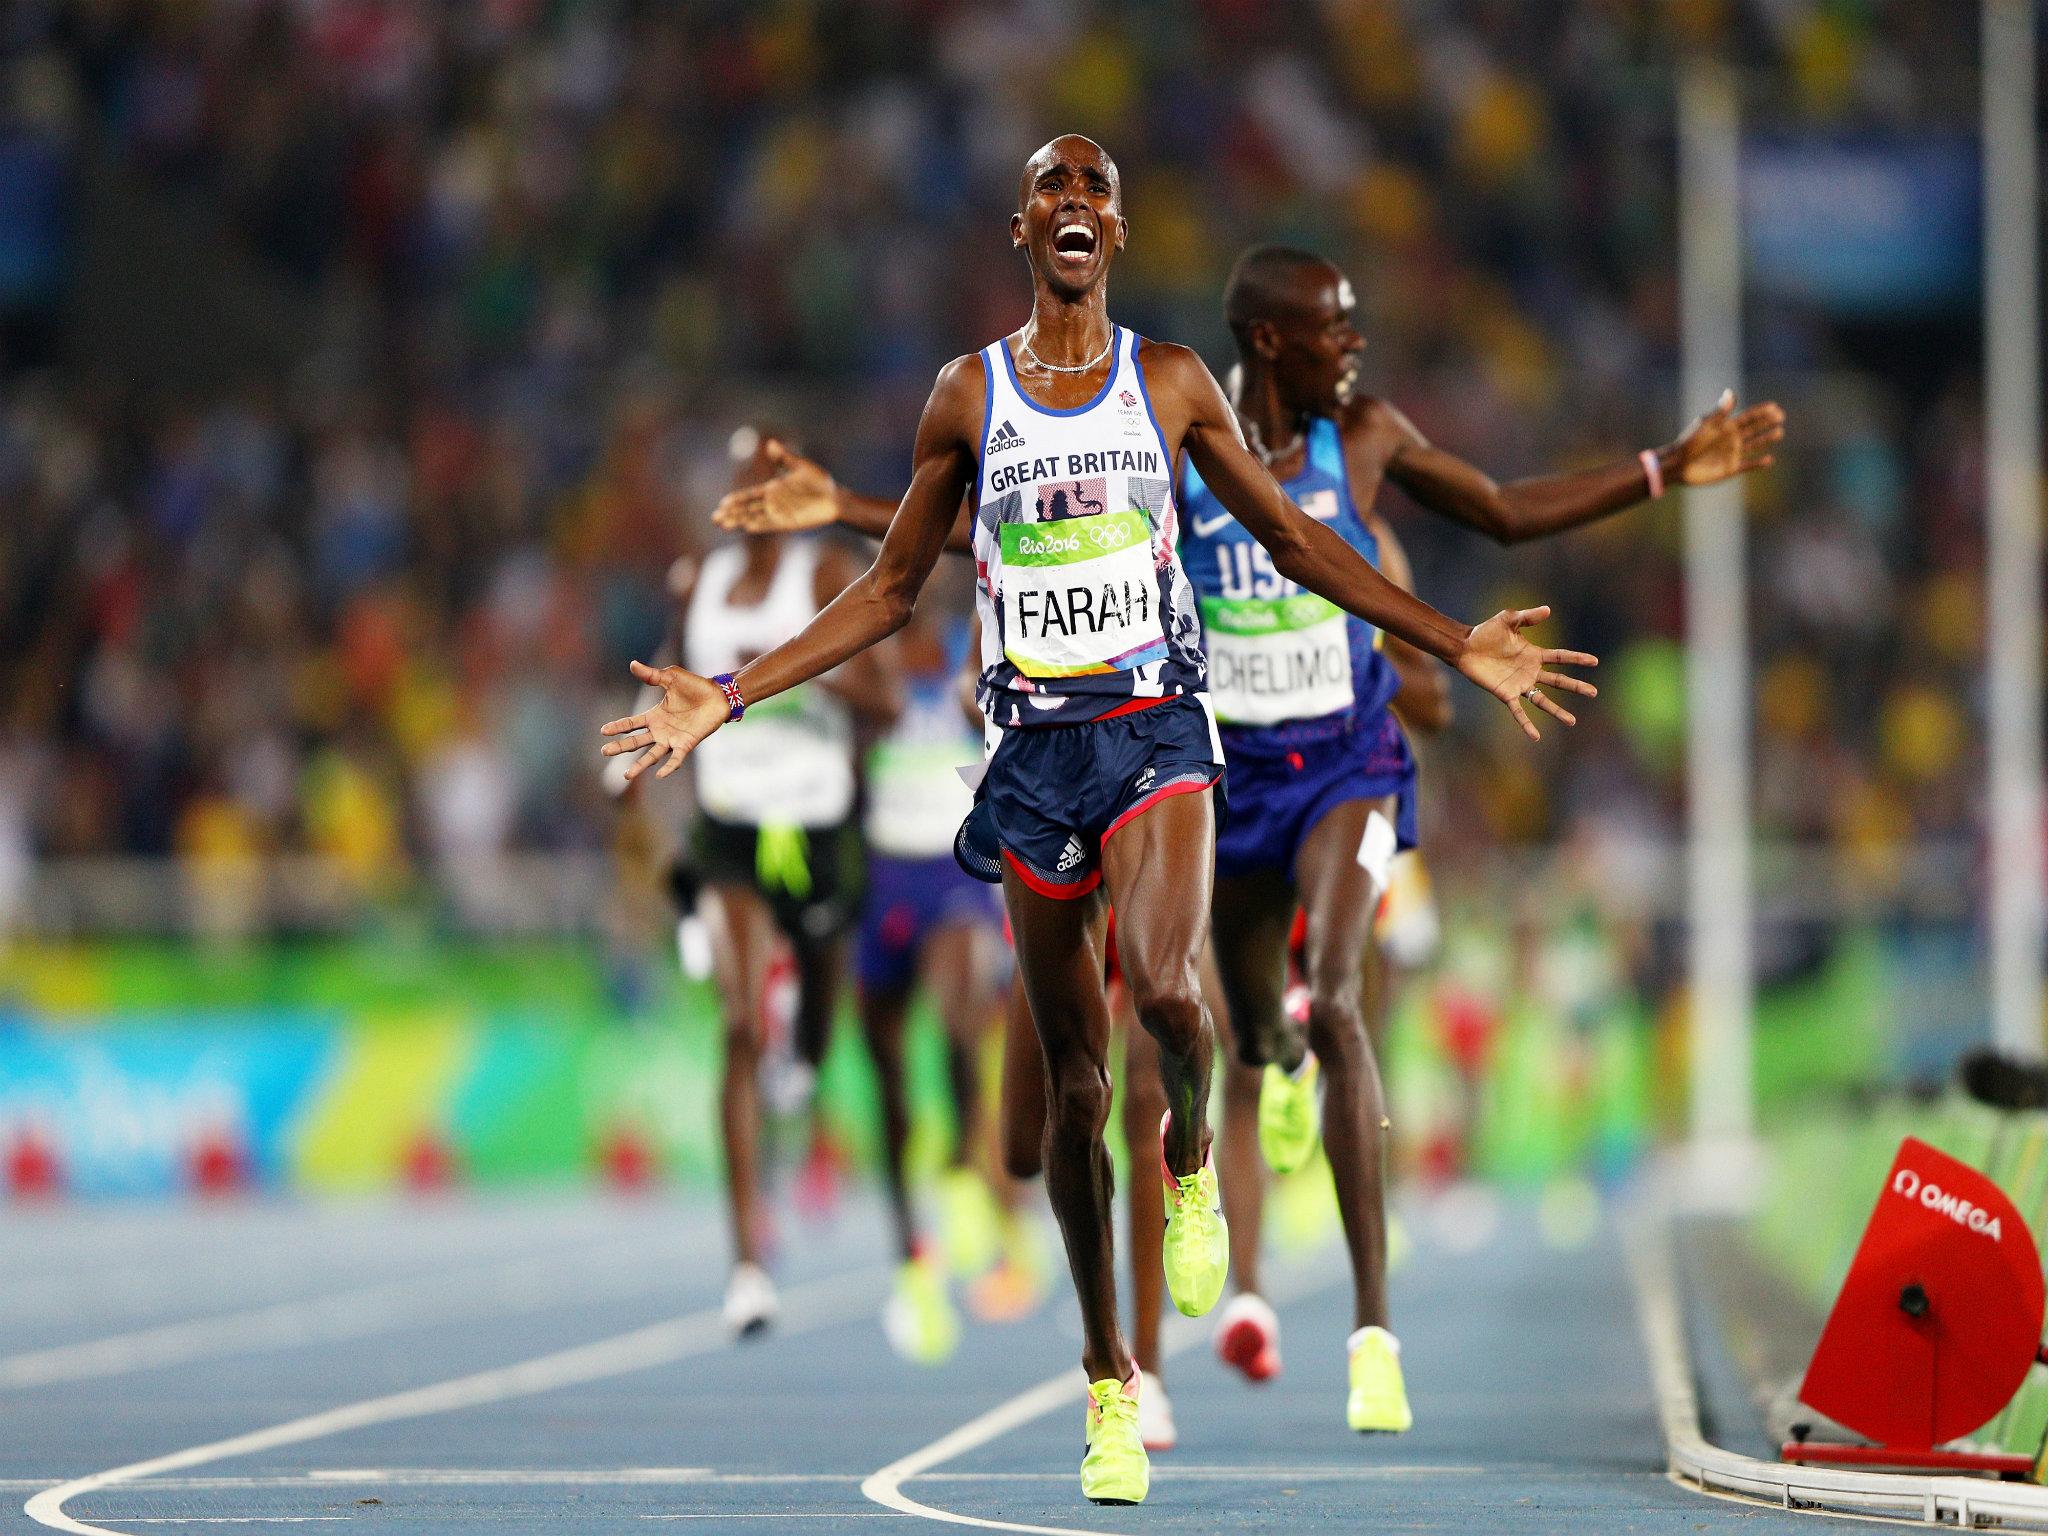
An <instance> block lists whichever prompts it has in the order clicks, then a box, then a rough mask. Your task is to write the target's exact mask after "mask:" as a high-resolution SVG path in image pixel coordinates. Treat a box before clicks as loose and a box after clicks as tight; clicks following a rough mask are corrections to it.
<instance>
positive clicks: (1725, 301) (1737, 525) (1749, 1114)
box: [1678, 60, 1754, 1202]
mask: <svg viewBox="0 0 2048 1536" xmlns="http://www.w3.org/2000/svg"><path fill="white" fill-rule="evenodd" d="M1740 138H1741V125H1740V121H1739V108H1738V103H1737V99H1736V89H1735V82H1734V80H1733V79H1732V78H1731V77H1730V76H1729V74H1728V72H1727V71H1726V70H1725V69H1723V68H1722V67H1721V66H1719V65H1718V64H1715V63H1712V62H1710V61H1704V60H1701V61H1696V62H1694V63H1691V64H1689V65H1687V66H1686V67H1685V69H1684V72H1683V74H1682V75H1681V77H1680V81H1679V98H1678V170H1679V189H1680V212H1679V231H1678V234H1679V254H1678V265H1679V283H1680V306H1681V326H1682V338H1681V339H1682V345H1683V348H1684V367H1683V370H1682V373H1683V389H1684V399H1683V401H1682V402H1681V405H1682V407H1683V409H1685V410H1686V411H1701V410H1705V409H1707V408H1709V407H1711V406H1712V405H1713V403H1714V401H1715V400H1716V399H1717V398H1718V397H1719V396H1720V393H1721V391H1722V390H1723V389H1727V388H1735V389H1738V390H1739V389H1740V387H1741V377H1742V232H1741V223H1740V213H1741V210H1740V205H1739V200H1738V193H1739V188H1738V183H1737V168H1738V167H1737V161H1738V155H1739V149H1740ZM1684 496H1685V593H1686V613H1687V619H1686V644H1685V683H1686V722H1687V727H1686V734H1687V740H1686V782H1687V802H1688V807H1689V816H1688V821H1689V824H1690V825H1689V828H1688V831H1689V841H1690V851H1691V858H1690V882H1689V906H1690V915H1691V930H1692V954H1691V961H1692V964H1691V983H1692V985H1691V993H1692V1145H1691V1149H1690V1150H1691V1161H1692V1163H1693V1166H1694V1171H1695V1174H1696V1178H1695V1180H1694V1190H1695V1193H1705V1194H1710V1195H1714V1196H1718V1197H1720V1198H1721V1199H1723V1200H1732V1201H1736V1202H1739V1201H1741V1200H1743V1199H1745V1198H1747V1195H1748V1189H1747V1187H1746V1185H1747V1178H1748V1175H1749V1172H1750V1168H1751V1164H1752V1162H1753V1158H1754V1151H1753V1144H1752V1140H1751V1132H1752V1128H1753V1122H1754V1107H1753V1099H1754V1085H1753V1083H1752V1082H1751V1075H1752V1071H1753V1067H1752V1053H1751V1048H1750V1024H1751V1013H1752V1007H1753V1001H1754V999H1753V996H1752V979H1751V974H1750V869H1749V842H1750V811H1749V802H1750V749H1749V690H1750V662H1749V613H1748V592H1747V570H1746V566H1745V554H1744V550H1745V544H1746V538H1745V530H1744V527H1743V510H1742V481H1741V480H1740V478H1737V479H1734V480H1730V481H1726V482H1724V483H1723V484H1721V485H1717V486H1712V487H1706V488H1699V489H1688V490H1686V491H1685V492H1684Z"/></svg>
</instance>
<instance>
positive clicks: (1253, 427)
mask: <svg viewBox="0 0 2048 1536" xmlns="http://www.w3.org/2000/svg"><path fill="white" fill-rule="evenodd" d="M1238 420H1239V421H1241V422H1243V423H1244V436H1245V442H1246V443H1247V444H1249V445H1250V447H1251V450H1252V452H1253V453H1256V454H1257V455H1258V456H1259V462H1260V463H1261V464H1263V465H1265V466H1266V467H1267V468H1268V469H1271V468H1272V467H1273V461H1274V460H1275V459H1277V458H1279V457H1280V455H1282V454H1283V453H1291V452H1293V451H1294V445H1295V443H1298V442H1300V441H1301V433H1300V431H1299V430H1297V431H1296V432H1295V434H1294V437H1293V439H1292V440H1291V441H1289V442H1286V443H1283V444H1281V446H1280V447H1278V448H1268V447H1267V446H1266V439H1265V436H1264V435H1263V434H1262V433H1261V432H1260V431H1259V424H1258V423H1257V422H1256V421H1253V420H1252V419H1251V417H1249V416H1246V415H1242V414H1240V415H1239V416H1238Z"/></svg>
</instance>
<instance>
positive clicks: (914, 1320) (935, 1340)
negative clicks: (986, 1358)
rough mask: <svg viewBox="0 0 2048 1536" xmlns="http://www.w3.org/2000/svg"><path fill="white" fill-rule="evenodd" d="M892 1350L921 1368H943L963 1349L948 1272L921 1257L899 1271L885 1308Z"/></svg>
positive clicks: (885, 1329) (884, 1326) (884, 1327)
mask: <svg viewBox="0 0 2048 1536" xmlns="http://www.w3.org/2000/svg"><path fill="white" fill-rule="evenodd" d="M882 1332H883V1333H884V1334H885V1335H886V1336H887V1337H888V1340H889V1347H890V1348H892V1349H894V1350H895V1351H896V1353H897V1354H899V1355H901V1356H902V1357H903V1358H904V1359H906V1360H909V1361H912V1362H914V1363H915V1364H918V1365H940V1364H943V1363H944V1362H945V1361H946V1360H947V1359H949V1358H950V1357H951V1355H952V1353H953V1351H954V1350H955V1349H957V1348H959V1347H960V1314H959V1313H958V1312H956V1311H954V1310H953V1298H952V1297H951V1296H949V1295H947V1294H946V1276H945V1272H944V1271H943V1270H942V1269H941V1268H940V1267H939V1265H938V1263H937V1262H936V1261H935V1260H933V1259H930V1258H928V1257H924V1256H922V1255H920V1256H919V1257H917V1258H914V1259H907V1260H905V1261H904V1262H903V1263H902V1264H901V1265H899V1266H898V1267H897V1270H896V1289H895V1290H894V1291H892V1292H891V1293H890V1295H889V1299H888V1301H886V1302H885V1303H883V1305H882Z"/></svg>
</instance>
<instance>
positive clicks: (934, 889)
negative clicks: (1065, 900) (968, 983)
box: [854, 853, 1003, 992]
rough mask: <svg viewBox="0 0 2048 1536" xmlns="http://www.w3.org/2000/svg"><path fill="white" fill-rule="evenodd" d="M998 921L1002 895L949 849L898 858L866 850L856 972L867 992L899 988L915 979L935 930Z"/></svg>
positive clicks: (998, 923) (986, 925)
mask: <svg viewBox="0 0 2048 1536" xmlns="http://www.w3.org/2000/svg"><path fill="white" fill-rule="evenodd" d="M1002 921H1003V899H1002V897H1001V896H999V895H998V894H997V893H996V891H995V889H994V887H992V886H987V885H983V884H982V883H981V882H980V881H979V880H976V879H975V878H973V877H972V876H971V875H969V874H968V873H967V872H966V871H965V870H963V869H962V868H961V867H960V866H959V865H958V864H956V863H954V862H953V855H952V854H950V853H942V854H940V855H939V856H938V857H937V858H930V859H903V858H894V857H891V856H890V855H888V854H885V853H870V854H869V855H868V888H867V903H866V905H865V906H864V907H863V908H862V910H861V917H860V937H859V938H858V939H857V940H856V941H855V949H854V969H855V973H856V974H857V975H858V976H859V978H860V984H861V987H862V988H863V989H864V990H866V991H870V992H894V991H900V990H902V989H903V988H905V987H908V986H909V985H910V984H911V983H912V982H914V981H916V979H917V960H918V956H919V954H920V953H922V951H923V949H924V946H925V941H926V940H928V939H929V938H931V936H932V935H933V934H935V933H937V932H938V931H939V930H940V929H942V928H952V927H982V928H999V927H1001V926H1002Z"/></svg>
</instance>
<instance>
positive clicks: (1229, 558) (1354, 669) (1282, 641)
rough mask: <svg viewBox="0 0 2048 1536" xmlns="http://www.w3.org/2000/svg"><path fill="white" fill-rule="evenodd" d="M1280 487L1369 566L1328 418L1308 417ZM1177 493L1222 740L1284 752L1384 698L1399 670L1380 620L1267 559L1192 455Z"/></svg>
mask: <svg viewBox="0 0 2048 1536" xmlns="http://www.w3.org/2000/svg"><path fill="white" fill-rule="evenodd" d="M1283 487H1284V489H1285V490H1286V492H1287V494H1288V495H1289V496H1291V497H1292V498H1293V499H1294V502H1295V505H1297V506H1299V507H1300V508H1301V509H1302V511H1304V512H1306V513H1307V514H1308V515H1309V516H1310V517H1313V518H1314V519H1316V521H1318V522H1320V523H1323V524H1326V525H1327V526H1328V527H1329V528H1330V529H1331V530H1332V531H1333V532H1335V533H1336V534H1338V535H1339V536H1340V537H1341V538H1342V539H1343V540H1344V542H1345V543H1347V544H1349V545H1350V546H1351V547H1352V548H1353V549H1355V550H1357V551H1358V552H1359V553H1360V554H1361V555H1363V556H1364V557H1365V558H1366V559H1367V560H1369V561H1370V562H1371V563H1372V564H1373V565H1374V567H1375V568H1377V566H1378V565H1379V559H1380V549H1379V540H1378V539H1376V538H1374V537H1373V535H1372V532H1371V530H1370V529H1368V528H1367V527H1366V524H1365V520H1364V518H1363V517H1361V516H1360V515H1359V510H1358V507H1357V505H1356V504H1355V503H1354V502H1353V501H1352V499H1351V481H1350V477H1349V476H1348V475H1347V474H1346V473H1345V470H1344V446H1343V441H1342V438H1341V437H1340V435H1339V433H1338V430H1337V424H1336V422H1334V421H1332V420H1330V419H1329V418H1328V417H1326V416H1316V417H1311V418H1310V420H1309V425H1308V451H1307V453H1306V454H1305V455H1304V456H1303V460H1302V467H1301V472H1300V473H1299V474H1297V475H1294V476H1293V477H1291V478H1290V479H1288V480H1286V481H1285V482H1283ZM1180 500H1181V508H1182V514H1183V518H1184V521H1183V523H1182V526H1181V546H1180V553H1181V561H1182V563H1183V565H1184V566H1185V567H1186V569H1187V573H1188V579H1189V581H1190V582H1191V583H1192V584H1193V585H1194V589H1195V594H1196V597H1197V599H1198V601H1199V604H1200V609H1201V615H1202V628H1203V634H1204V643H1205V645H1206V647H1207V650H1208V656H1209V692H1210V699H1211V702H1212V703H1213V704H1214V705H1215V709H1216V719H1217V723H1218V724H1219V725H1220V726H1221V727H1222V731H1223V744H1224V746H1225V747H1226V748H1228V749H1229V750H1230V751H1233V752H1254V753H1256V752H1262V751H1263V752H1284V751H1288V750H1291V749H1292V748H1294V747H1296V746H1299V745H1302V744H1304V743H1308V742H1315V741H1321V740H1327V739H1329V738H1331V737H1334V736H1340V735H1342V734H1344V733H1345V732H1347V731H1350V730H1353V729H1355V728H1356V727H1357V726H1358V725H1359V724H1360V723H1361V722H1363V721H1366V720H1369V719H1371V718H1372V717H1374V716H1375V715H1377V714H1378V712H1379V711H1381V710H1383V709H1385V708H1386V706H1387V704H1388V703H1389V702H1390V701H1391V700H1392V699H1393V697H1394V693H1395V690H1396V689H1397V687H1398V686H1399V679H1398V678H1396V676H1395V675H1394V668H1393V665H1392V664H1391V663H1390V662H1388V660H1387V659H1386V657H1385V656H1384V655H1382V654H1381V652H1380V649H1379V640H1380V635H1379V631H1378V630H1377V629H1375V628H1374V627H1373V626H1372V625H1370V624H1367V623H1366V622H1364V620H1362V619H1356V618H1353V617H1351V615H1349V614H1347V613H1345V612H1344V611H1343V610H1342V609H1341V608H1338V607H1337V606H1336V605H1335V604H1333V603H1330V602H1328V601H1326V600H1325V599H1323V598H1321V597H1318V596H1317V595H1316V594H1315V593H1313V592H1305V591H1303V590H1302V589H1301V588H1300V587H1299V586H1297V585H1296V584H1295V583H1294V582H1292V581H1289V580H1288V579H1287V578H1286V577H1285V576H1282V575H1281V574H1280V573H1279V571H1277V570H1276V569H1274V566H1273V559H1272V556H1270V555H1268V554H1267V553H1266V551H1265V548H1264V547H1263V546H1262V545H1261V544H1259V543H1258V541H1257V540H1255V539H1254V538H1253V537H1252V536H1251V535H1250V534H1249V533H1247V532H1246V531H1245V530H1244V528H1243V527H1242V526H1240V525H1239V523H1238V521H1237V519H1236V518H1234V517H1232V516H1231V515H1230V513H1229V512H1227V511H1226V510H1224V507H1223V504H1222V503H1221V502H1219V501H1218V500H1217V499H1216V496H1215V494H1214V493H1213V492H1212V491H1211V490H1210V489H1209V487H1208V486H1206V485H1205V484H1203V483H1202V477H1201V475H1200V474H1199V473H1197V472H1196V470H1195V466H1194V465H1193V463H1191V462H1190V463H1188V464H1186V465H1184V467H1183V469H1182V476H1181V497H1180Z"/></svg>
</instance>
